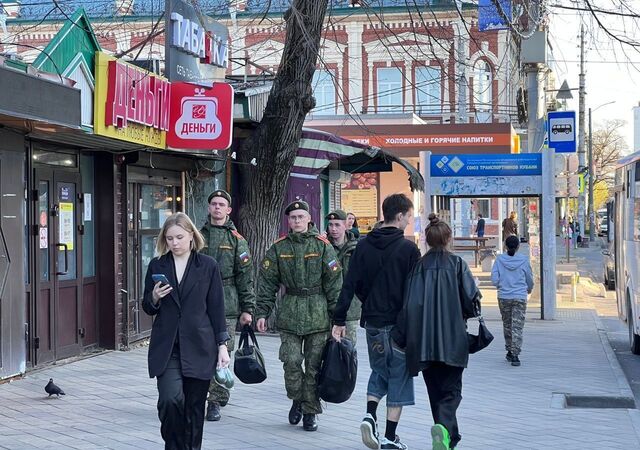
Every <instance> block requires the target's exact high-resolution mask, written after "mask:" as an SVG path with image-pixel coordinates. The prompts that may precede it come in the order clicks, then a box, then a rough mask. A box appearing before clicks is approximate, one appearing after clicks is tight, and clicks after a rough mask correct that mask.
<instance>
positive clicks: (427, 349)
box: [392, 214, 481, 450]
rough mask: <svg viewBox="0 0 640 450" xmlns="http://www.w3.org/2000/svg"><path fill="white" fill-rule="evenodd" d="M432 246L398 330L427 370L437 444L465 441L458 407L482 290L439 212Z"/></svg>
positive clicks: (397, 336) (411, 281) (408, 291)
mask: <svg viewBox="0 0 640 450" xmlns="http://www.w3.org/2000/svg"><path fill="white" fill-rule="evenodd" d="M425 234H426V241H427V244H428V246H429V251H428V252H427V253H426V254H425V255H424V256H423V257H422V258H421V259H420V261H419V262H418V263H417V264H416V265H415V267H414V268H413V270H412V272H411V274H410V275H409V277H408V279H407V286H406V288H405V302H404V307H403V310H402V312H401V313H400V315H399V316H398V322H397V325H396V327H395V328H394V330H393V332H392V337H393V339H394V342H395V343H396V344H397V345H398V347H400V348H404V349H405V352H406V360H407V369H408V371H409V374H410V375H412V376H416V375H418V372H422V376H423V378H424V381H425V384H426V385H427V392H428V395H429V403H430V404H431V413H432V415H433V420H434V422H435V424H434V425H433V427H432V428H431V436H432V439H433V443H432V445H433V449H438V450H441V449H442V450H444V449H450V448H454V447H455V446H456V445H457V443H458V442H459V441H460V439H461V436H460V433H459V431H458V422H457V419H456V410H457V409H458V406H459V405H460V401H461V400H462V371H463V370H464V368H465V367H466V366H467V362H468V360H469V342H468V338H467V326H466V319H468V318H470V317H473V316H475V315H476V314H475V313H474V302H478V301H479V299H480V297H481V294H480V291H479V290H478V287H477V286H476V283H475V280H474V279H473V276H472V275H471V271H470V270H469V266H468V265H467V263H466V262H465V261H464V260H462V258H460V257H459V256H456V255H454V254H452V253H450V252H449V251H448V250H447V247H448V245H449V243H450V241H451V237H452V233H451V228H450V227H449V225H447V224H446V223H445V222H442V221H440V220H439V218H438V217H437V216H436V215H435V214H430V215H429V225H428V226H427V228H426V230H425Z"/></svg>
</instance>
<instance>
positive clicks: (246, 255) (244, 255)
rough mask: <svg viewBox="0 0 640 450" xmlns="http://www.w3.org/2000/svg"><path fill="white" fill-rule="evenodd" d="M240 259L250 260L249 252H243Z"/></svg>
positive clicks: (243, 260)
mask: <svg viewBox="0 0 640 450" xmlns="http://www.w3.org/2000/svg"><path fill="white" fill-rule="evenodd" d="M240 261H242V262H243V263H246V262H249V253H247V252H242V253H241V254H240Z"/></svg>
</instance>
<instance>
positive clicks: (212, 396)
mask: <svg viewBox="0 0 640 450" xmlns="http://www.w3.org/2000/svg"><path fill="white" fill-rule="evenodd" d="M237 322H238V321H237V320H236V319H227V333H229V337H230V338H231V339H229V340H228V341H227V350H229V356H230V357H231V361H232V362H233V354H232V352H233V350H234V348H235V346H236V324H237ZM229 368H231V366H229ZM229 395H230V392H229V391H228V390H226V389H225V388H223V387H222V386H220V385H219V384H218V383H216V382H215V381H213V379H212V380H211V383H209V397H208V398H207V401H208V402H209V403H213V402H215V403H219V404H220V405H221V406H224V405H226V404H227V402H228V401H229Z"/></svg>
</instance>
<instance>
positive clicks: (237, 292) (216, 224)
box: [200, 189, 255, 422]
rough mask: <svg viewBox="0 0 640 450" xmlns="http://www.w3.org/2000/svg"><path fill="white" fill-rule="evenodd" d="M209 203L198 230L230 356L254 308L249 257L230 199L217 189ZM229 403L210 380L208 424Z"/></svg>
mask: <svg viewBox="0 0 640 450" xmlns="http://www.w3.org/2000/svg"><path fill="white" fill-rule="evenodd" d="M208 201H209V220H208V221H207V223H205V224H204V226H203V227H202V229H201V230H200V232H201V233H202V236H203V237H204V242H205V247H204V249H202V253H204V254H205V255H209V256H211V257H213V258H215V260H216V261H217V262H218V265H219V267H220V275H221V276H222V285H223V289H224V309H225V316H226V319H227V331H228V333H229V336H230V337H231V339H230V340H229V341H227V348H228V350H229V354H231V352H232V351H233V349H234V346H235V336H236V325H237V322H238V320H240V324H241V325H247V324H251V315H252V314H253V311H254V308H255V293H254V288H253V270H252V267H251V255H250V254H249V246H248V245H247V241H246V240H245V239H244V238H243V237H242V236H241V235H240V233H238V231H236V227H235V225H234V224H233V222H232V221H231V219H230V218H229V214H230V213H231V196H230V195H229V194H228V193H227V192H225V191H223V190H221V189H219V190H217V191H214V192H213V193H212V194H211V195H209V200H208ZM228 401H229V391H228V390H226V389H224V388H223V387H221V386H219V385H218V384H217V383H216V382H215V381H213V380H211V384H210V385H209V398H208V406H207V420H208V421H212V422H215V421H218V420H220V418H221V415H220V407H221V406H225V405H226V404H227V402H228Z"/></svg>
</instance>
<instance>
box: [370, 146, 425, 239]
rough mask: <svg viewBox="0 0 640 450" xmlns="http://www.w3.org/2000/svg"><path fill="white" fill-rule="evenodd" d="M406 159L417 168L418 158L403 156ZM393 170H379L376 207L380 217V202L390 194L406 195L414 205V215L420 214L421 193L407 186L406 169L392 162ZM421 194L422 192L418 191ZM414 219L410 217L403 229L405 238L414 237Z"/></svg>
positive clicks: (407, 176)
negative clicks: (414, 191)
mask: <svg viewBox="0 0 640 450" xmlns="http://www.w3.org/2000/svg"><path fill="white" fill-rule="evenodd" d="M404 159H405V160H407V161H408V162H409V163H411V165H412V166H413V167H415V168H416V169H417V168H418V161H419V159H418V158H404ZM392 167H393V171H391V172H380V191H379V192H380V195H379V200H378V209H379V211H380V213H379V214H380V219H381V220H382V217H383V216H382V202H383V201H384V199H385V198H386V197H387V196H389V195H392V194H405V195H406V196H407V197H409V198H410V199H411V201H413V205H414V207H415V209H414V211H413V215H414V217H416V216H418V217H419V215H420V207H421V204H420V203H421V195H415V196H414V194H413V193H412V192H411V187H410V186H409V175H408V174H407V171H406V170H405V169H404V168H403V167H402V166H400V165H398V164H393V165H392ZM420 194H422V193H420ZM414 226H415V224H414V220H413V219H412V220H411V221H410V222H409V225H408V226H407V228H406V229H405V230H404V235H405V237H407V238H412V237H415V234H414Z"/></svg>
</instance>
